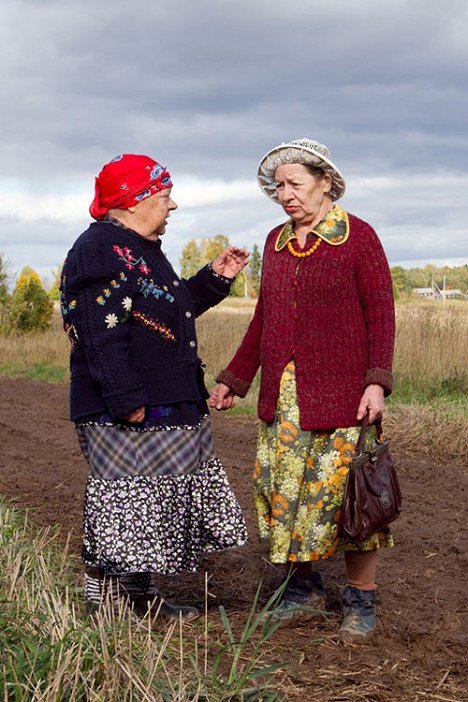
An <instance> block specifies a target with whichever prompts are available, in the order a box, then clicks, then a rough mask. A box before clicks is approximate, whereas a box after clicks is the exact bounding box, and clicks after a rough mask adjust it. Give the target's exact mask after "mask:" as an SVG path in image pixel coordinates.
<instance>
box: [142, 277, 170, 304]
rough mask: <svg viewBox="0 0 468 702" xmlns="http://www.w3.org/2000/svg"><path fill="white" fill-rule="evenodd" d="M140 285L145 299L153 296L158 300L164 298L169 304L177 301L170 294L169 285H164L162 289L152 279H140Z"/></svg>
mask: <svg viewBox="0 0 468 702" xmlns="http://www.w3.org/2000/svg"><path fill="white" fill-rule="evenodd" d="M138 283H139V285H140V292H141V293H143V295H144V296H145V297H148V295H153V297H155V298H156V299H158V298H160V297H163V296H164V297H165V298H166V300H168V301H169V302H174V300H175V297H174V295H171V293H170V292H169V288H168V287H167V285H163V286H162V288H160V287H159V286H158V285H156V283H155V282H154V280H153V279H152V278H150V279H149V280H148V278H138Z"/></svg>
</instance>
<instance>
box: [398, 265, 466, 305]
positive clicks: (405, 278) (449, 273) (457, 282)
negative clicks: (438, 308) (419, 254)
mask: <svg viewBox="0 0 468 702" xmlns="http://www.w3.org/2000/svg"><path fill="white" fill-rule="evenodd" d="M390 271H391V274H392V280H393V290H394V293H395V297H398V296H399V294H400V293H408V294H411V291H412V290H414V288H430V287H431V286H432V283H433V282H434V283H436V285H438V287H439V288H441V289H442V287H443V286H444V279H445V287H446V288H447V289H448V290H454V289H457V290H460V291H461V292H462V293H464V294H468V265H464V266H435V265H433V264H432V263H428V264H427V265H426V266H424V268H403V267H402V266H393V267H392V268H390Z"/></svg>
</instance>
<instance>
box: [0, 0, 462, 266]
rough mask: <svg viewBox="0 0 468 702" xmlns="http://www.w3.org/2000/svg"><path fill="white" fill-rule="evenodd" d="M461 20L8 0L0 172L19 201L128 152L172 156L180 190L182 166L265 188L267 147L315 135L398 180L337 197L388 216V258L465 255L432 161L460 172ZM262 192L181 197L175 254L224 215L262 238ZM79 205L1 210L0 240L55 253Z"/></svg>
mask: <svg viewBox="0 0 468 702" xmlns="http://www.w3.org/2000/svg"><path fill="white" fill-rule="evenodd" d="M467 29H468V10H467V5H466V2H465V0H447V2H445V3H443V5H442V4H441V3H440V2H439V1H438V0H394V1H393V2H392V3H391V4H389V3H376V2H375V0H360V2H359V3H355V2H349V1H348V0H316V1H315V2H310V0H290V1H289V2H288V3H272V2H271V0H255V2H252V1H251V0H237V1H236V2H234V1H231V0H198V2H196V3H194V2H192V1H191V0H178V1H176V2H174V3H162V2H154V1H151V2H150V1H149V0H147V1H146V2H144V1H143V2H140V3H138V4H137V5H135V4H130V3H127V2H123V0H114V1H113V2H109V1H107V0H103V1H102V2H95V0H81V1H80V2H78V0H68V1H67V2H58V1H57V0H54V1H50V2H49V1H48V0H42V1H41V2H40V3H39V2H35V1H32V0H31V1H26V0H16V1H12V2H9V3H3V4H2V6H1V7H0V40H1V42H2V55H3V57H2V62H3V70H2V78H1V88H2V110H1V113H0V128H1V130H2V137H3V138H2V142H1V143H0V163H1V164H2V169H1V174H2V176H3V177H4V178H7V177H8V178H14V179H16V182H17V188H18V191H19V192H21V191H22V192H24V194H25V206H28V204H27V203H28V198H29V195H30V193H31V191H32V192H33V193H35V194H38V193H39V194H40V193H49V194H54V193H56V194H58V195H60V194H66V193H69V192H74V191H76V192H80V193H82V192H84V191H86V190H87V189H88V188H89V193H90V196H91V194H92V183H93V177H94V175H95V174H96V172H97V171H98V170H99V169H100V167H101V165H102V164H103V163H104V162H106V161H107V160H109V158H111V157H112V156H113V155H114V154H116V153H119V152H125V151H132V152H137V153H138V152H141V153H145V152H147V153H151V154H152V155H154V156H156V157H157V158H159V159H160V160H161V161H162V162H164V163H167V165H168V166H169V168H170V170H171V172H172V173H173V176H174V179H175V184H176V188H177V182H178V180H179V181H180V179H183V178H184V177H185V176H197V177H200V178H204V179H206V181H207V183H208V181H209V180H210V179H212V178H220V179H222V180H223V181H225V182H226V183H227V184H229V183H230V182H232V181H234V180H236V179H242V180H244V181H250V182H251V183H252V188H255V187H256V186H255V183H254V178H255V171H256V165H257V163H258V160H259V158H260V156H261V155H262V154H263V153H264V152H265V151H266V150H268V149H269V148H271V146H273V145H274V144H276V143H278V142H280V141H286V140H289V139H291V138H295V137H299V136H304V135H309V136H312V137H314V138H318V139H319V140H321V141H324V142H325V143H328V144H329V145H330V148H331V150H332V155H333V156H334V158H335V160H336V162H337V163H338V165H339V166H340V168H341V169H342V170H343V172H344V173H345V175H346V177H347V179H348V181H349V182H350V183H356V184H358V183H360V182H362V179H368V180H369V182H374V184H375V183H376V182H380V181H379V179H381V178H387V179H388V182H387V185H385V183H383V185H382V186H381V187H380V186H379V188H378V189H377V190H376V188H375V187H371V188H368V187H364V186H362V187H361V186H359V185H356V187H353V188H351V189H348V195H347V198H346V200H345V202H344V204H345V205H346V206H348V207H349V208H350V209H352V210H353V211H356V213H357V214H361V215H362V216H363V217H369V219H370V220H371V221H372V222H373V223H374V222H375V223H376V226H377V225H379V227H378V228H379V232H381V233H382V237H383V239H384V243H385V245H386V247H387V249H388V250H389V255H390V256H391V258H405V257H406V258H411V257H412V256H414V257H416V256H420V255H421V252H422V251H423V252H424V250H426V253H427V255H428V256H429V255H430V256H431V257H435V256H437V255H441V256H444V255H445V254H444V253H441V250H442V249H444V250H446V251H450V252H451V255H452V256H457V255H458V256H463V255H468V250H467V247H466V243H464V239H465V238H466V237H465V236H464V234H463V231H464V224H463V222H465V221H466V219H467V214H468V212H467V209H468V206H467V204H466V197H465V196H464V192H463V191H461V190H460V189H459V188H457V187H454V186H453V187H452V186H451V187H450V188H446V187H443V186H441V185H440V183H438V182H435V181H434V179H432V178H431V177H430V176H431V174H434V173H442V174H445V176H444V175H442V176H441V177H442V180H443V178H444V177H446V178H447V179H448V180H450V177H451V176H459V177H460V178H463V177H464V176H466V173H467V168H466V163H467V156H468V137H467V133H466V114H467V113H468V104H467V103H468V90H467V87H468V86H467V75H466V65H467V59H468V46H467V42H466V35H467ZM396 182H400V183H401V184H402V187H399V188H397V189H395V183H396ZM382 188H383V189H382ZM176 192H177V191H176ZM440 192H443V198H442V201H441V198H439V193H440ZM465 193H466V191H465ZM255 197H256V196H252V198H253V199H252V200H251V201H249V203H248V205H247V206H245V203H243V202H242V200H240V201H238V200H235V199H234V200H233V201H232V202H224V203H222V204H218V203H214V204H213V206H211V207H208V206H206V207H205V208H204V209H203V211H201V210H200V209H197V208H193V207H192V208H190V207H189V208H188V210H187V214H186V215H184V214H183V210H182V208H181V211H180V215H179V217H180V218H179V220H178V221H177V220H174V222H171V232H172V234H171V236H172V243H170V244H169V243H168V244H167V246H168V249H170V251H169V252H170V254H171V255H172V256H173V257H174V256H175V257H176V258H177V257H178V255H179V253H180V249H181V247H182V246H183V242H184V241H185V240H186V239H187V238H190V236H196V235H200V236H202V235H210V233H215V232H217V231H221V230H223V231H225V232H226V233H228V234H229V235H230V236H232V238H233V239H234V238H241V237H242V236H244V235H247V236H248V237H249V238H250V239H255V240H257V239H258V241H259V242H260V241H261V240H262V238H263V236H264V234H265V229H266V227H269V226H273V224H274V223H275V221H276V219H277V218H281V211H280V210H279V208H276V209H275V208H274V207H273V205H271V204H269V203H268V202H267V201H266V200H265V201H263V200H262V199H261V195H260V194H259V195H258V199H255ZM89 199H91V197H89ZM35 202H36V200H34V199H33V201H32V206H34V203H35ZM434 203H437V206H435V205H434ZM86 206H87V205H86ZM86 206H85V207H84V210H83V215H82V217H80V216H76V218H75V219H74V220H73V219H71V218H68V219H67V220H66V223H63V222H62V223H60V222H58V221H57V220H56V218H55V217H53V216H52V214H51V217H50V220H49V221H47V217H45V216H44V213H41V215H40V217H39V218H38V219H37V220H34V218H33V220H32V221H30V222H28V224H27V226H26V225H25V222H24V221H23V220H22V219H21V218H19V219H18V221H15V218H14V217H13V219H12V218H11V215H10V218H9V219H8V220H5V219H4V218H3V219H1V220H0V249H2V250H4V251H5V250H7V251H8V252H9V255H10V258H12V259H13V260H14V261H15V262H17V264H15V265H22V264H23V263H31V264H32V265H36V266H38V267H39V266H40V267H46V266H47V265H49V266H55V265H56V264H57V263H58V261H59V260H60V258H61V257H62V254H63V250H62V249H63V243H64V242H67V244H68V242H69V241H72V240H73V238H74V236H76V234H78V232H79V231H80V229H81V228H82V226H84V223H85V222H86V214H87V213H86ZM454 213H456V214H454ZM0 215H1V213H0ZM44 217H45V218H44ZM275 218H276V219H275ZM447 220H449V221H450V223H449V224H448V222H447ZM452 220H454V221H452ZM408 229H410V230H411V231H412V232H415V231H417V232H418V236H417V238H416V239H415V241H418V242H419V241H421V242H423V244H422V245H421V246H420V245H419V244H418V245H416V244H415V243H414V242H412V241H411V235H408V234H405V231H407V230H408ZM405 236H406V238H407V239H408V237H409V239H408V241H407V242H406V243H403V238H404V237H405ZM167 241H168V242H169V241H170V239H169V238H168V240H167ZM441 242H442V243H441ZM408 252H410V254H411V255H408V256H406V253H408ZM403 254H405V256H403Z"/></svg>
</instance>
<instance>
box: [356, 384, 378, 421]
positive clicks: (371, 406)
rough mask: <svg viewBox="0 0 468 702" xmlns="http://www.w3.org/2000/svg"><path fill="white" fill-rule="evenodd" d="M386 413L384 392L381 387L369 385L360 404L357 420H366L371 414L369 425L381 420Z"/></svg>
mask: <svg viewBox="0 0 468 702" xmlns="http://www.w3.org/2000/svg"><path fill="white" fill-rule="evenodd" d="M383 411H384V391H383V387H382V386H381V385H368V386H367V388H366V389H365V390H364V394H363V396H362V397H361V402H360V403H359V408H358V413H357V418H358V420H359V421H361V419H364V417H365V415H366V413H367V412H369V424H373V422H375V420H376V419H381V417H382V414H383Z"/></svg>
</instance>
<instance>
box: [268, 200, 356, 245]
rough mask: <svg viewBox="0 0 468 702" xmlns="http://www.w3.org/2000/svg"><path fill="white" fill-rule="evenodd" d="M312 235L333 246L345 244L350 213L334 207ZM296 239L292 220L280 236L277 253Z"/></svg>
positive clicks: (277, 242) (313, 230)
mask: <svg viewBox="0 0 468 702" xmlns="http://www.w3.org/2000/svg"><path fill="white" fill-rule="evenodd" d="M312 233H313V234H316V235H317V236H318V237H320V238H321V239H323V241H326V243H327V244H331V245H332V246H340V245H341V244H344V243H345V241H347V239H348V237H349V219H348V213H347V212H346V211H345V210H344V209H343V208H342V207H340V206H339V205H334V206H333V207H332V209H331V210H330V211H329V212H327V214H326V215H325V217H324V219H322V221H321V222H319V224H317V226H316V227H314V229H312ZM296 238H297V237H296V234H295V232H294V225H293V221H292V220H291V219H290V220H289V221H288V222H286V224H285V225H284V227H283V228H282V229H281V231H280V233H279V234H278V238H277V239H276V243H275V251H281V250H282V249H284V247H285V246H286V245H287V244H288V242H289V241H291V240H292V239H296Z"/></svg>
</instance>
